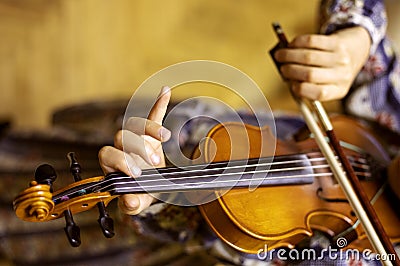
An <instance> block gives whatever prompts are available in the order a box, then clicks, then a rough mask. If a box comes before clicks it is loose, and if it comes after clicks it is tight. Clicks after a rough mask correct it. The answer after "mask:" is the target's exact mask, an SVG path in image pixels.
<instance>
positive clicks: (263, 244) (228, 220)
mask: <svg viewBox="0 0 400 266" xmlns="http://www.w3.org/2000/svg"><path fill="white" fill-rule="evenodd" d="M332 123H333V125H334V127H335V132H336V135H337V136H338V138H339V139H340V140H341V141H342V142H343V143H345V145H344V146H349V147H350V149H348V148H346V149H345V152H346V155H349V156H353V157H356V158H357V157H358V156H360V151H361V150H362V151H363V152H365V153H366V154H369V155H371V156H373V159H374V161H376V162H378V163H379V164H381V165H382V166H387V165H388V163H389V157H388V155H387V154H386V152H385V149H384V148H383V146H382V145H381V144H380V142H379V141H378V140H377V138H376V136H374V134H373V133H372V132H370V131H369V130H368V129H367V128H365V127H364V126H362V125H361V124H359V123H357V122H356V121H355V120H352V119H350V118H347V117H343V116H337V117H334V118H332ZM228 139H231V141H227V140H228ZM232 140H233V141H232ZM238 140H243V141H238ZM232 143H234V144H233V145H232ZM275 143H276V151H275V154H273V152H274V147H275ZM233 146H234V147H233ZM358 149H360V150H358ZM201 150H202V151H203V152H202V154H201V155H200V154H199V153H197V154H196V156H201V157H202V159H203V160H205V161H207V162H209V161H226V160H232V159H243V157H245V156H248V157H247V158H259V157H264V156H271V155H275V156H279V155H287V154H296V153H305V152H306V153H307V154H309V155H308V157H310V158H311V157H313V156H316V155H315V152H317V151H318V147H317V145H316V143H315V141H314V140H313V139H312V138H307V139H304V140H301V141H297V142H295V141H293V142H281V141H279V140H276V139H275V138H274V137H273V136H272V134H271V133H270V131H269V129H268V128H267V127H264V128H258V127H254V126H249V125H244V126H243V125H241V124H237V123H226V124H224V125H218V126H216V127H215V128H214V129H213V130H211V131H210V133H209V134H208V138H207V141H205V142H204V147H202V149H201ZM317 171H318V170H317ZM385 182H386V178H385V177H383V178H382V177H379V178H378V177H372V178H365V180H362V186H363V188H364V190H365V192H366V193H367V195H368V197H369V198H370V199H371V200H373V206H374V208H375V210H376V212H377V214H378V217H379V218H380V220H381V223H382V224H383V226H384V228H385V231H386V233H387V235H388V236H389V237H390V240H391V241H392V243H396V242H400V213H399V209H398V208H396V207H395V206H394V204H395V202H394V200H396V199H395V198H394V197H391V196H392V195H391V193H390V189H389V188H387V187H385ZM382 191H383V193H381V192H382ZM215 193H220V194H221V195H219V196H220V197H219V198H218V199H217V200H215V201H212V202H209V203H206V204H203V205H201V206H199V208H200V211H201V213H202V215H203V217H204V218H205V220H206V221H207V223H208V224H209V225H210V227H211V228H212V229H213V231H214V232H215V233H216V234H217V235H218V236H219V237H220V238H221V239H222V240H224V241H225V242H226V243H227V244H229V245H230V246H232V247H233V248H235V249H237V250H240V251H243V252H246V253H254V254H255V253H257V252H259V251H260V250H264V251H265V249H266V248H267V249H268V250H271V249H275V248H280V247H284V248H294V247H295V246H296V244H298V243H299V242H300V241H302V240H304V239H305V238H306V237H310V236H312V235H313V232H314V231H315V230H318V231H321V232H323V233H325V234H326V235H327V236H329V237H330V238H331V239H332V240H333V239H335V237H336V238H337V237H339V236H340V237H345V238H346V240H347V243H348V244H347V245H346V246H345V247H343V246H341V247H340V248H355V249H358V250H360V251H362V250H365V249H366V248H368V249H372V248H371V245H370V242H369V240H368V239H367V236H366V234H365V232H364V230H363V228H362V226H361V225H357V217H356V216H355V214H354V212H353V210H352V208H351V206H350V204H349V203H348V202H347V200H345V198H346V197H345V195H344V193H343V192H342V190H341V188H340V186H339V184H337V183H336V181H335V178H334V177H333V176H332V175H329V174H328V173H327V175H326V176H319V177H316V178H315V179H314V182H313V183H312V184H302V185H284V186H269V187H258V188H256V189H254V190H252V189H249V188H236V189H232V190H229V191H228V192H226V193H225V192H224V193H221V192H215ZM352 226H354V230H348V229H349V228H350V227H352ZM345 230H348V231H349V232H348V233H346V234H344V233H343V232H344V231H345Z"/></svg>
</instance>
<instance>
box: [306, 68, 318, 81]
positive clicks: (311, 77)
mask: <svg viewBox="0 0 400 266" xmlns="http://www.w3.org/2000/svg"><path fill="white" fill-rule="evenodd" d="M315 76H316V71H315V70H314V69H309V70H307V71H305V73H304V81H307V82H312V81H314V79H315Z"/></svg>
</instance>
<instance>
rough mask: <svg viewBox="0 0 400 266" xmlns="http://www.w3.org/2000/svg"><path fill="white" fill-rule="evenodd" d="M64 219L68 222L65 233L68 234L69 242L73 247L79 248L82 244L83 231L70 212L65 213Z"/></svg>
mask: <svg viewBox="0 0 400 266" xmlns="http://www.w3.org/2000/svg"><path fill="white" fill-rule="evenodd" d="M64 217H65V222H66V226H65V228H64V231H65V233H66V234H67V238H68V241H69V243H70V244H71V246H73V247H79V246H80V244H81V235H80V231H81V230H80V229H79V227H78V226H77V225H76V224H75V222H74V219H73V217H72V213H71V211H70V210H66V211H64Z"/></svg>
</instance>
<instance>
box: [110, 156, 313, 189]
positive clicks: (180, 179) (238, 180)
mask: <svg viewBox="0 0 400 266" xmlns="http://www.w3.org/2000/svg"><path fill="white" fill-rule="evenodd" d="M272 161H273V163H272ZM282 169H285V171H282ZM314 176H315V174H314V171H313V168H312V165H311V163H310V161H309V159H308V158H307V156H306V155H304V154H296V155H287V156H278V157H274V158H273V157H266V158H256V159H248V160H235V161H229V162H216V163H210V164H203V165H193V166H185V167H166V168H158V169H149V170H144V171H143V172H142V175H141V176H140V177H138V178H135V179H133V178H132V177H129V176H127V175H125V174H123V173H111V174H108V175H107V176H106V177H105V180H108V181H110V184H111V185H110V187H108V188H107V191H109V192H110V193H111V194H117V195H118V194H128V193H142V192H147V193H163V192H186V191H192V190H197V191H198V190H223V189H230V188H240V187H247V188H251V187H252V188H256V187H258V186H278V185H279V186H282V185H300V184H311V183H312V182H313V181H314Z"/></svg>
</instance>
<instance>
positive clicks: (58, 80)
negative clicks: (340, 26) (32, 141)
mask: <svg viewBox="0 0 400 266" xmlns="http://www.w3.org/2000/svg"><path fill="white" fill-rule="evenodd" d="M317 3H318V1H317V0H307V1H295V0H268V1H265V0H253V1H248V0H218V1H216V0H202V1H188V0H169V1H165V0H164V1H161V0H113V1H108V0H0V36H1V37H0V38H1V39H0V58H1V60H0V94H1V96H0V118H2V117H6V118H7V117H8V118H11V119H12V120H13V122H14V125H15V126H17V127H24V128H44V127H46V126H48V125H49V117H50V115H51V113H52V112H53V111H54V110H55V109H58V108H61V107H63V106H68V105H71V104H77V103H83V102H87V101H95V100H112V99H129V98H130V97H131V95H132V93H133V92H134V90H135V89H136V88H137V87H138V86H139V85H140V84H141V83H142V82H143V81H144V80H145V79H146V78H148V77H149V76H150V75H152V74H154V73H155V72H157V71H159V70H161V69H162V68H164V67H167V66H169V65H171V64H175V63H179V62H182V61H187V60H193V59H207V60H216V61H221V62H224V63H227V64H230V65H232V66H234V67H237V68H238V69H240V70H242V71H243V72H245V73H246V74H248V75H249V76H250V77H251V78H253V79H254V80H255V81H256V83H257V84H258V85H259V86H260V87H261V88H262V90H263V92H264V94H265V95H266V96H267V99H268V100H269V102H270V105H271V106H272V108H273V109H285V110H288V109H289V110H293V109H294V105H293V102H292V101H291V99H289V96H288V94H287V91H286V87H285V86H284V85H283V84H282V82H281V80H280V78H279V76H278V74H277V72H276V70H275V68H274V66H273V64H272V61H271V60H270V58H269V57H268V55H267V51H268V50H269V49H270V48H271V47H272V46H273V45H274V44H275V42H276V40H275V37H274V35H273V33H272V30H271V26H270V24H271V22H273V21H280V22H281V24H282V25H283V26H284V27H285V28H286V29H287V30H286V31H287V33H288V35H289V36H291V37H293V36H294V35H296V34H300V33H307V32H314V31H315V21H316V17H317ZM387 4H388V7H389V8H388V11H389V15H390V19H391V20H390V23H391V24H390V25H391V27H390V32H391V34H392V36H393V38H394V39H395V40H396V41H397V43H399V44H400V41H399V40H400V36H399V33H398V32H399V31H398V30H397V31H396V30H395V28H396V25H400V24H399V23H400V21H399V16H395V14H396V13H397V14H398V12H400V4H399V1H397V0H387ZM399 46H400V45H399ZM209 90H212V89H209ZM193 93H194V92H193V90H190V91H187V92H185V91H180V92H179V93H176V94H174V98H175V99H183V98H185V97H190V96H192V95H193ZM210 93H211V94H212V95H213V96H215V97H218V98H220V97H221V98H223V97H224V94H225V93H224V92H223V91H216V92H215V91H212V92H210ZM193 96H196V95H193ZM249 97H251V96H249ZM286 98H287V100H284V101H282V99H286ZM225 100H227V101H229V99H225ZM233 104H234V103H233Z"/></svg>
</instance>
